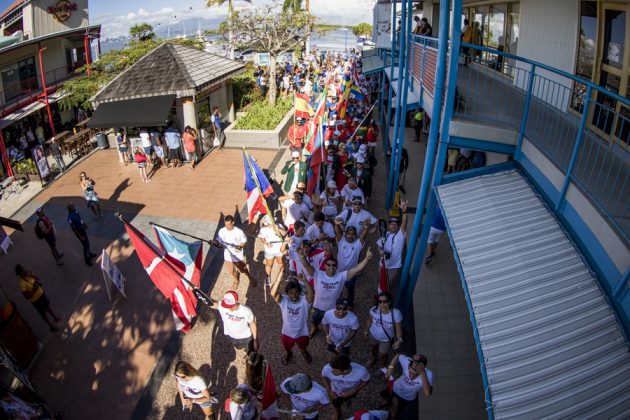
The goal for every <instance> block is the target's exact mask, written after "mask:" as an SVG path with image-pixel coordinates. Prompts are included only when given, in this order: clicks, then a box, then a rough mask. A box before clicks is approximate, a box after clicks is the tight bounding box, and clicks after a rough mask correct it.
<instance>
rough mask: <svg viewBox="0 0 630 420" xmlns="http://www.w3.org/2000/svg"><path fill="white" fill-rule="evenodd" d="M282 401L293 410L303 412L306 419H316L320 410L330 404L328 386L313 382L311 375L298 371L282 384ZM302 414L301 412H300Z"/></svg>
mask: <svg viewBox="0 0 630 420" xmlns="http://www.w3.org/2000/svg"><path fill="white" fill-rule="evenodd" d="M280 390H281V391H282V393H283V394H282V401H283V402H284V403H285V405H287V406H290V407H291V409H292V411H294V412H296V413H301V415H302V416H303V418H305V419H314V418H316V417H317V416H318V414H319V411H321V410H323V409H324V408H326V406H327V405H328V404H330V399H329V398H328V393H327V392H326V388H324V387H323V386H321V385H320V384H318V383H317V382H313V380H312V379H311V378H310V376H308V375H305V374H303V373H297V374H295V375H293V376H291V377H289V378H287V379H285V380H284V381H282V383H281V384H280ZM298 415H300V414H298Z"/></svg>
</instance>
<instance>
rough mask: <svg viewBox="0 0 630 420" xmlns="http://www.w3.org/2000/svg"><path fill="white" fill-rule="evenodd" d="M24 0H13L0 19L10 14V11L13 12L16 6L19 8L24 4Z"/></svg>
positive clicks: (0, 15)
mask: <svg viewBox="0 0 630 420" xmlns="http://www.w3.org/2000/svg"><path fill="white" fill-rule="evenodd" d="M25 1H26V0H15V1H14V2H13V3H11V6H9V7H7V8H6V10H4V11H3V12H2V13H1V14H0V19H3V18H4V17H5V16H6V15H8V14H9V13H11V12H12V11H14V10H15V9H17V8H18V6H20V5H21V4H22V3H24V2H25Z"/></svg>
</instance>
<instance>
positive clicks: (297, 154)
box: [291, 150, 300, 158]
mask: <svg viewBox="0 0 630 420" xmlns="http://www.w3.org/2000/svg"><path fill="white" fill-rule="evenodd" d="M291 157H292V158H296V157H300V152H298V151H297V150H295V151H293V152H291Z"/></svg>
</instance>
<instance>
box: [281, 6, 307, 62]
mask: <svg viewBox="0 0 630 420" xmlns="http://www.w3.org/2000/svg"><path fill="white" fill-rule="evenodd" d="M310 3H311V2H310V0H304V11H305V12H306V14H307V15H308V14H310V11H311V4H310ZM282 11H283V12H284V13H298V12H301V11H302V0H284V3H282ZM310 41H311V39H310V37H308V38H306V42H304V44H305V48H304V50H305V52H306V54H308V53H309V52H310V49H311V42H310Z"/></svg>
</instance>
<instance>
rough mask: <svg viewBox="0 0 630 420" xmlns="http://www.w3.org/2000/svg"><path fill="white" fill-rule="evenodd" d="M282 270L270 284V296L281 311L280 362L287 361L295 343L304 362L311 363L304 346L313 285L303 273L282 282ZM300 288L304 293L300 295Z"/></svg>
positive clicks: (306, 341)
mask: <svg viewBox="0 0 630 420" xmlns="http://www.w3.org/2000/svg"><path fill="white" fill-rule="evenodd" d="M282 275H283V274H282V271H280V272H279V273H278V276H277V277H276V281H275V282H274V283H273V285H272V286H271V297H272V298H273V300H275V301H276V303H278V305H280V311H281V312H282V347H283V348H284V354H283V355H282V364H283V365H286V364H287V363H289V359H290V358H291V349H292V348H293V346H295V345H297V346H298V348H299V349H300V352H301V353H302V356H303V357H304V360H305V361H306V363H311V362H312V361H313V358H312V357H311V355H310V353H309V352H308V350H306V348H307V347H308V343H309V336H308V312H309V310H310V309H311V305H312V304H313V299H314V298H315V292H314V291H313V286H311V284H310V283H309V282H308V281H306V279H305V278H304V276H303V275H300V276H299V277H293V278H290V279H287V281H286V282H282V281H281V280H282ZM282 283H284V294H281V293H280V285H281V284H282ZM302 289H304V290H305V291H306V295H305V296H304V295H302Z"/></svg>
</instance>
